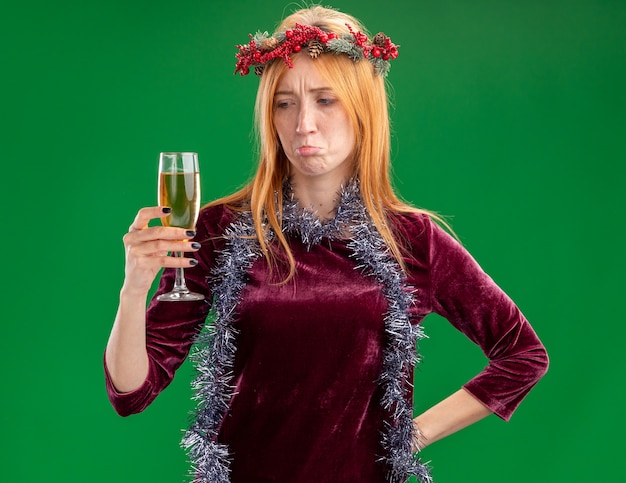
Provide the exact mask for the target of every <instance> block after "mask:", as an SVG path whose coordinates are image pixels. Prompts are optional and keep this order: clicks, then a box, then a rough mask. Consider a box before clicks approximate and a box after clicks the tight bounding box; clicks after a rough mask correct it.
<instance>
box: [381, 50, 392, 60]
mask: <svg viewBox="0 0 626 483" xmlns="http://www.w3.org/2000/svg"><path fill="white" fill-rule="evenodd" d="M390 58H391V55H389V54H388V53H387V52H385V53H384V54H383V60H389V59H390Z"/></svg>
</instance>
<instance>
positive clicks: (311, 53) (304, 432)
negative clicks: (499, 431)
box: [105, 6, 548, 483]
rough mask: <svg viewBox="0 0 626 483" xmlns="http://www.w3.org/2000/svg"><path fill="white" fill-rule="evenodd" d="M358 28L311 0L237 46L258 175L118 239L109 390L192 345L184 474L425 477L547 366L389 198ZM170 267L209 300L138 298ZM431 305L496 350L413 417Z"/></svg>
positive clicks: (138, 384)
mask: <svg viewBox="0 0 626 483" xmlns="http://www.w3.org/2000/svg"><path fill="white" fill-rule="evenodd" d="M363 32H364V30H363V27H362V26H361V25H360V24H359V23H358V22H357V20H355V19H354V18H353V17H351V16H349V15H346V14H343V13H340V12H337V11H335V10H331V9H327V8H322V7H317V6H316V7H311V8H307V9H303V10H300V11H298V12H296V13H294V14H293V15H291V16H289V17H287V18H286V19H285V20H284V21H283V22H282V24H281V25H280V27H279V28H278V29H277V32H276V33H275V34H274V35H273V36H271V37H270V36H269V35H257V36H255V37H253V38H252V40H251V41H250V43H248V44H246V45H242V46H239V53H238V62H237V67H236V68H237V71H238V72H240V73H241V74H243V75H245V74H247V73H248V72H249V71H250V70H251V69H253V70H254V71H255V72H256V73H257V74H258V75H260V85H259V91H258V95H257V102H256V120H257V127H258V131H259V139H260V159H259V165H258V169H257V172H256V175H255V177H254V179H253V180H252V181H251V182H250V183H249V184H248V185H247V186H246V187H245V188H243V189H242V190H241V191H239V192H237V193H234V194H232V195H230V196H228V197H226V198H225V199H221V200H217V201H215V202H213V203H211V204H209V205H208V206H206V207H204V208H203V210H202V211H201V214H200V217H199V220H198V223H197V229H196V232H195V233H189V232H186V231H185V230H184V229H180V228H166V227H150V228H149V227H148V222H149V221H150V220H151V219H153V218H159V217H163V216H166V211H167V209H166V208H165V207H152V208H143V209H141V210H140V211H139V212H138V214H137V217H136V218H135V221H134V222H133V224H132V225H131V227H130V231H129V233H128V234H126V235H125V237H124V243H125V246H126V254H127V256H126V278H125V281H124V285H123V287H122V291H121V296H120V305H119V310H118V314H117V317H116V319H115V323H114V326H113V329H112V332H111V337H110V340H109V343H108V346H107V350H106V355H105V369H106V375H107V389H108V393H109V397H110V399H111V401H112V403H113V405H114V407H115V409H116V410H117V411H118V412H119V413H120V414H122V415H128V414H131V413H136V412H139V411H142V410H143V409H144V408H145V407H146V406H147V405H148V404H150V403H151V401H152V400H153V399H154V398H155V397H156V396H157V395H158V394H159V393H160V392H161V391H162V390H163V389H164V388H165V387H166V386H167V385H168V384H169V383H170V381H171V380H172V378H173V377H174V373H175V371H176V369H177V368H178V367H179V366H180V364H181V363H182V362H183V360H184V359H185V358H186V357H187V355H188V353H189V351H190V348H191V346H192V344H194V343H195V350H194V351H193V355H192V357H193V359H194V362H195V364H196V367H197V369H198V377H197V379H196V381H195V382H194V387H195V390H196V392H197V400H198V409H197V413H196V419H195V421H194V422H193V423H192V425H191V427H190V428H189V430H188V431H187V433H186V435H185V437H184V440H183V445H184V446H185V447H186V448H187V449H188V450H189V454H190V459H191V462H192V466H193V472H194V474H195V478H196V481H200V482H227V481H233V482H244V481H245V482H247V481H258V482H270V481H272V482H316V483H317V482H354V481H359V482H372V483H374V482H385V481H392V482H404V481H406V480H407V479H408V478H409V477H410V476H411V475H416V476H417V477H418V478H419V479H420V481H423V482H424V481H430V475H429V473H428V469H427V468H426V467H425V466H424V465H423V464H422V463H421V461H420V459H419V451H420V450H421V449H423V448H424V447H425V446H426V445H427V444H431V443H433V442H435V441H437V440H438V439H440V438H443V437H445V436H447V435H449V434H451V433H453V432H455V431H458V430H460V429H462V428H464V427H466V426H467V425H469V424H472V423H474V422H476V421H478V420H480V419H481V418H484V417H485V416H487V415H489V414H491V413H495V414H496V415H498V416H499V417H501V418H503V419H505V420H507V419H509V418H510V416H511V414H512V413H513V411H514V410H515V408H516V407H517V406H518V405H519V403H520V402H521V401H522V399H523V398H524V397H525V395H526V394H527V393H528V391H529V390H530V389H531V388H532V386H533V385H534V384H535V383H536V382H537V381H538V380H539V378H540V377H541V376H542V375H543V374H544V373H545V371H546V369H547V364H548V358H547V355H546V351H545V349H544V347H543V345H542V344H541V342H540V341H539V339H538V338H537V336H536V334H535V332H534V331H533V329H532V328H531V326H530V325H529V323H528V322H527V320H526V319H525V318H524V316H523V315H522V314H521V312H520V311H519V309H518V308H517V307H516V306H515V304H514V303H513V302H512V301H511V300H510V298H509V297H507V295H506V294H505V293H504V292H503V291H502V290H501V289H500V288H499V287H498V286H497V285H496V284H495V283H494V282H493V280H491V278H490V277H489V276H487V275H486V274H485V273H484V272H483V270H482V269H481V268H480V267H479V266H478V265H477V263H476V262H475V261H474V260H473V258H472V257H471V256H470V255H469V254H468V253H467V251H466V250H465V249H464V248H463V247H462V246H461V245H460V244H459V243H458V242H457V241H455V239H454V238H452V237H451V236H449V235H448V234H447V233H446V232H445V231H444V230H442V229H441V228H440V227H439V225H438V224H437V223H435V222H434V221H433V220H434V219H435V221H436V217H434V216H433V215H431V214H429V213H427V212H424V211H422V210H419V209H416V208H413V207H411V206H407V205H406V204H404V203H402V202H401V201H399V199H398V198H397V197H396V195H395V194H394V192H393V189H392V187H391V184H390V180H389V175H388V169H389V157H390V154H389V119H388V112H387V97H386V92H385V83H384V76H385V75H386V73H387V71H388V69H389V64H390V62H391V61H393V60H394V59H395V58H396V56H397V53H398V52H397V48H396V46H395V45H394V44H393V42H391V40H390V39H389V38H388V37H386V36H385V35H384V34H382V33H381V34H378V35H376V36H374V37H372V38H369V37H367V36H366V34H365V33H363ZM181 240H186V241H181ZM171 251H185V252H187V253H188V258H184V259H177V258H173V257H168V256H167V254H168V252H171ZM179 266H182V267H186V268H187V270H186V276H187V283H188V286H189V288H190V289H192V290H193V291H195V292H200V293H203V294H204V295H205V297H206V301H199V302H180V303H171V302H159V301H157V300H156V298H153V299H152V300H151V301H150V303H149V306H148V309H147V311H146V309H145V307H146V299H147V295H148V291H149V288H150V285H151V283H152V281H153V280H154V278H155V277H156V276H157V274H158V272H159V270H160V269H161V268H163V267H166V270H165V271H164V272H163V275H162V277H161V281H160V286H159V289H158V293H161V292H164V291H167V290H168V289H169V288H170V287H171V285H172V280H173V272H174V271H173V270H172V268H174V267H179ZM210 310H212V316H211V317H209V321H208V322H205V321H206V319H207V315H209V311H210ZM431 312H435V313H438V314H440V315H442V316H444V317H445V318H447V319H448V320H449V321H450V323H452V324H453V325H454V326H455V327H456V328H458V329H459V330H460V331H462V332H463V333H464V334H466V335H467V337H468V338H469V339H470V340H471V341H473V342H474V343H476V344H478V345H479V346H480V347H481V348H482V350H483V351H484V352H485V354H486V355H487V356H488V357H489V359H490V363H489V365H488V366H487V367H486V368H485V369H484V370H483V371H482V372H480V373H479V374H478V375H476V377H474V378H473V379H472V380H470V381H469V382H467V384H465V385H464V386H463V387H462V388H459V389H458V391H456V392H454V393H453V394H452V395H450V396H449V397H448V398H446V399H445V400H443V401H441V402H440V403H439V404H436V405H435V406H434V407H432V408H430V409H428V410H427V411H426V412H424V413H423V414H420V415H417V417H414V415H413V410H412V408H413V389H412V385H411V383H412V380H413V367H414V364H415V362H416V361H417V356H416V340H417V339H418V338H420V337H422V331H421V327H420V322H421V321H422V319H423V318H424V317H425V316H426V315H427V314H429V313H431ZM205 324H206V327H205Z"/></svg>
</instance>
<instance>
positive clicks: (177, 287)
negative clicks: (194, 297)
mask: <svg viewBox="0 0 626 483" xmlns="http://www.w3.org/2000/svg"><path fill="white" fill-rule="evenodd" d="M176 256H177V257H178V258H183V253H182V252H176ZM173 291H174V292H189V290H188V289H187V283H186V282H185V271H184V269H183V268H182V267H179V268H177V269H176V279H175V280H174V289H173Z"/></svg>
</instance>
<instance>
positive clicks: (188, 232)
mask: <svg viewBox="0 0 626 483" xmlns="http://www.w3.org/2000/svg"><path fill="white" fill-rule="evenodd" d="M185 235H187V236H196V232H195V231H193V230H187V231H186V232H185Z"/></svg>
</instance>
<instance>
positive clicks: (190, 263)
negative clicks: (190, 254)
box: [189, 258, 198, 267]
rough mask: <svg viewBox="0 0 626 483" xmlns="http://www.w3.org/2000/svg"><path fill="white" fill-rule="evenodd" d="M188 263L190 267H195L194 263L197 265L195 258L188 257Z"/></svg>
mask: <svg viewBox="0 0 626 483" xmlns="http://www.w3.org/2000/svg"><path fill="white" fill-rule="evenodd" d="M189 265H191V266H192V267H195V266H196V265H198V260H196V259H195V258H190V259H189Z"/></svg>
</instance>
